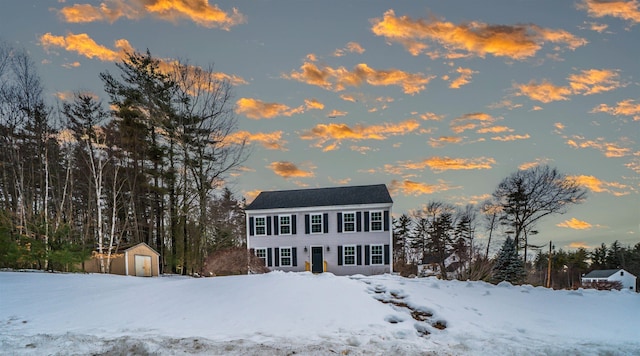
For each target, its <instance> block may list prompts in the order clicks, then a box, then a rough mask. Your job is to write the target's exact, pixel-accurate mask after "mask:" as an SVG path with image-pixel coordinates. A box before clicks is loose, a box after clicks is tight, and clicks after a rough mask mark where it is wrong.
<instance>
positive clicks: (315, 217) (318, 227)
mask: <svg viewBox="0 0 640 356" xmlns="http://www.w3.org/2000/svg"><path fill="white" fill-rule="evenodd" d="M311 233H312V234H320V233H322V214H311Z"/></svg>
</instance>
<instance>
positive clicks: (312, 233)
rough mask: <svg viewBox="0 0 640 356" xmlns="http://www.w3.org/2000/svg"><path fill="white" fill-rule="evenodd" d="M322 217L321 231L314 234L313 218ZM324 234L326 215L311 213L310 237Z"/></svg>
mask: <svg viewBox="0 0 640 356" xmlns="http://www.w3.org/2000/svg"><path fill="white" fill-rule="evenodd" d="M314 215H316V216H320V231H319V232H313V216H314ZM319 234H324V213H310V214H309V235H319Z"/></svg>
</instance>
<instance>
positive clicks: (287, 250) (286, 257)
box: [280, 247, 291, 267]
mask: <svg viewBox="0 0 640 356" xmlns="http://www.w3.org/2000/svg"><path fill="white" fill-rule="evenodd" d="M280 266H282V267H291V247H280Z"/></svg>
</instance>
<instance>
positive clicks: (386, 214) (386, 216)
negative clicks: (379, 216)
mask: <svg viewBox="0 0 640 356" xmlns="http://www.w3.org/2000/svg"><path fill="white" fill-rule="evenodd" d="M384 231H389V210H385V211H384Z"/></svg>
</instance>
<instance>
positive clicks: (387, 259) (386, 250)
mask: <svg viewBox="0 0 640 356" xmlns="http://www.w3.org/2000/svg"><path fill="white" fill-rule="evenodd" d="M389 257H390V256H389V245H384V264H385V265H388V264H389V259H390V258H389Z"/></svg>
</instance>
